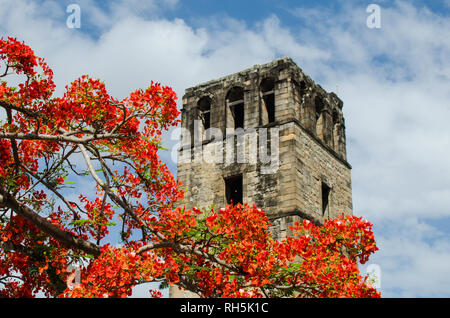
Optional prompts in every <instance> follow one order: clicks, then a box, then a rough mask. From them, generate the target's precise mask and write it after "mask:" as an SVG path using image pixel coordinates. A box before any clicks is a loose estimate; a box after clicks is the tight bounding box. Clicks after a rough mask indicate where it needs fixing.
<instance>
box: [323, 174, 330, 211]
mask: <svg viewBox="0 0 450 318" xmlns="http://www.w3.org/2000/svg"><path fill="white" fill-rule="evenodd" d="M330 191H331V188H330V187H329V186H328V185H327V184H326V183H325V182H323V181H322V215H325V213H326V212H328V203H329V199H330Z"/></svg>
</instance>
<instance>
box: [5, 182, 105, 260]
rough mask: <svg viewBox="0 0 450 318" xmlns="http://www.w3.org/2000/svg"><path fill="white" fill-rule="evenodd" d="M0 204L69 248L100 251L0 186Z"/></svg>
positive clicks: (88, 251) (94, 253)
mask: <svg viewBox="0 0 450 318" xmlns="http://www.w3.org/2000/svg"><path fill="white" fill-rule="evenodd" d="M0 205H4V206H6V207H8V208H10V209H11V210H13V211H14V212H16V213H17V214H18V215H20V216H22V217H23V218H25V219H26V220H28V221H29V222H31V223H32V224H34V225H35V226H36V227H37V228H39V229H40V230H42V231H43V232H45V233H47V234H48V235H50V236H52V237H53V238H55V239H57V240H58V241H60V242H61V243H63V244H66V245H68V246H69V247H71V248H76V249H79V250H82V251H84V252H86V253H88V254H93V255H94V256H98V255H100V252H101V251H100V248H99V247H98V246H97V245H95V244H93V243H91V242H89V241H85V240H83V239H80V238H78V237H76V236H75V235H73V234H72V233H69V232H66V231H64V230H63V229H61V228H59V227H57V226H56V225H54V224H52V223H50V222H49V221H47V220H46V219H45V218H43V217H42V216H40V215H38V214H37V213H35V212H34V211H33V210H31V209H30V208H29V207H27V206H26V205H24V204H23V203H20V202H18V201H17V200H16V199H15V198H14V197H13V196H11V195H10V194H9V193H7V192H5V191H4V190H3V189H2V188H0Z"/></svg>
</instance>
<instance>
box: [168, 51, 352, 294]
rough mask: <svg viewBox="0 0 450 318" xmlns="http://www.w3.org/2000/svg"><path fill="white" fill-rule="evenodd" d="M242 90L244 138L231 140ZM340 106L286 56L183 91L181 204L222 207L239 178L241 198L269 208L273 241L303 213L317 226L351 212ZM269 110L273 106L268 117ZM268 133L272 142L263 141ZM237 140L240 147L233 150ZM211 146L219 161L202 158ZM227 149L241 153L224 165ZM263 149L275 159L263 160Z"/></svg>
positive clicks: (335, 99) (175, 290)
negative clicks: (208, 135) (210, 131)
mask: <svg viewBox="0 0 450 318" xmlns="http://www.w3.org/2000/svg"><path fill="white" fill-rule="evenodd" d="M230 92H231V93H230ZM236 92H237V93H236ZM241 93H242V96H243V107H244V121H243V123H244V125H243V126H244V127H243V135H242V134H241V135H239V134H237V135H239V136H241V138H242V136H245V138H246V139H239V136H233V138H231V136H232V133H233V130H234V128H235V120H236V116H237V114H238V113H237V112H236V111H235V110H234V109H233V107H234V104H236V103H238V104H239V103H240V102H239V101H238V102H236V101H235V100H236V99H239V98H241V97H238V98H236V96H241V95H239V94H241ZM270 95H273V96H270ZM206 97H207V100H208V103H209V107H210V108H209V109H210V112H209V111H206V112H205V109H206V108H205V107H204V103H202V107H199V101H200V100H201V99H202V98H206ZM272 102H274V104H273V105H272V104H271V103H272ZM239 105H240V104H239ZM239 105H238V106H239ZM342 106H343V103H342V101H341V100H340V99H339V98H338V97H337V96H336V95H335V94H334V93H327V92H326V91H325V90H323V89H322V88H321V87H320V86H319V85H317V84H315V83H314V82H313V81H312V80H311V79H310V78H309V77H308V76H307V75H305V74H304V73H303V72H302V70H301V69H300V68H299V67H298V66H297V65H295V63H294V62H293V61H292V60H291V59H290V58H282V59H278V60H275V61H272V62H270V63H267V64H264V65H256V66H254V67H253V68H250V69H247V70H244V71H242V72H239V73H236V74H232V75H229V76H226V77H223V78H220V79H217V80H213V81H210V82H207V83H204V84H200V85H197V86H195V87H193V88H189V89H187V90H186V94H185V95H184V97H183V109H182V127H183V128H185V129H186V130H187V131H189V132H190V136H189V134H184V135H183V136H182V142H181V144H182V148H181V149H180V150H179V159H178V175H177V177H178V178H179V179H180V181H181V182H182V183H183V184H184V187H185V189H186V195H185V200H184V201H183V202H180V204H182V205H186V207H188V208H189V207H190V206H193V205H195V206H197V207H199V208H201V209H209V208H210V207H211V206H214V207H216V208H220V207H222V206H224V205H225V204H226V203H227V200H226V189H225V188H226V187H225V182H226V181H225V180H227V178H229V177H233V176H237V175H241V176H242V199H243V202H245V203H249V204H253V203H255V204H256V205H257V206H258V207H259V208H261V209H262V210H263V211H265V212H266V214H267V216H268V217H269V219H270V220H271V222H272V224H273V226H272V227H271V232H272V233H273V236H274V238H275V239H283V238H284V237H286V235H289V234H290V233H289V226H291V225H292V224H293V222H294V221H296V220H301V219H302V218H306V219H310V220H312V221H313V222H315V223H316V224H320V223H322V222H323V220H324V219H325V218H329V217H336V216H338V215H339V214H341V213H345V214H351V213H352V193H351V175H350V170H351V166H350V165H349V164H348V163H347V161H346V142H345V123H344V118H343V114H342ZM239 107H240V106H239ZM270 107H274V110H275V113H274V118H272V122H270V115H269V114H270V111H271V108H270ZM206 115H207V116H209V123H210V126H209V127H206V126H203V127H202V124H199V125H197V126H196V125H195V120H199V119H200V120H202V118H203V119H204V118H205V117H204V116H206ZM198 123H199V122H197V124H198ZM203 123H205V121H203ZM210 127H212V128H218V129H219V134H218V136H215V138H212V140H204V138H203V140H200V138H199V137H200V136H202V135H204V134H205V129H206V128H210ZM265 134H268V136H270V137H274V139H271V138H268V140H269V141H265V140H263V139H260V137H262V136H263V135H265ZM275 137H276V138H275ZM239 140H241V143H239ZM242 140H244V141H246V142H244V145H245V146H244V147H243V148H238V145H241V146H242ZM227 145H231V147H230V148H228V149H227ZM266 146H267V147H266ZM266 148H267V149H266ZM220 149H222V150H223V152H222V153H221V152H220V151H217V150H220ZM239 149H240V151H238V150H239ZM255 149H256V150H255ZM212 150H216V152H215V153H216V155H217V154H218V156H216V159H217V158H222V161H220V160H219V162H218V161H217V160H216V161H215V162H211V160H210V159H211V158H210V157H206V159H205V157H204V156H205V155H204V154H205V153H209V152H211V151H212ZM231 152H234V153H235V154H236V152H238V153H239V154H241V155H242V154H245V156H244V157H245V160H243V162H237V160H232V161H231V162H227V160H226V158H227V156H228V155H229V154H230V153H231ZM266 152H269V154H270V155H271V156H272V157H270V159H271V160H270V161H269V162H268V163H264V159H267V157H264V155H265V154H266ZM213 153H214V152H213ZM208 158H209V159H208ZM186 295H191V294H183V293H180V291H179V290H177V289H176V288H172V289H171V297H186ZM191 296H192V295H191Z"/></svg>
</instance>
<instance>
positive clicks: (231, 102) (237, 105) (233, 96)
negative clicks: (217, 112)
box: [226, 87, 245, 129]
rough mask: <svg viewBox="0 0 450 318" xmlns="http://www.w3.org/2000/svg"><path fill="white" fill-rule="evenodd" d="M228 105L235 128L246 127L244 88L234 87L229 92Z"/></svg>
mask: <svg viewBox="0 0 450 318" xmlns="http://www.w3.org/2000/svg"><path fill="white" fill-rule="evenodd" d="M226 100H227V106H228V108H229V109H230V111H231V115H232V119H233V121H234V124H233V125H232V126H233V127H234V129H237V128H244V118H245V114H244V90H243V89H242V88H241V87H233V88H232V89H230V91H229V92H228V94H227V99H226Z"/></svg>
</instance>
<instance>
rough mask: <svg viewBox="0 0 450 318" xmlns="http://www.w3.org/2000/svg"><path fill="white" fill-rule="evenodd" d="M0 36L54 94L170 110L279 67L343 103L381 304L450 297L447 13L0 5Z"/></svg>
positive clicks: (449, 4) (443, 4)
mask: <svg viewBox="0 0 450 318" xmlns="http://www.w3.org/2000/svg"><path fill="white" fill-rule="evenodd" d="M70 3H76V4H78V5H79V6H80V9H81V28H79V29H69V28H68V27H67V26H66V19H67V17H68V15H69V14H68V13H66V7H67V5H68V4H70ZM372 3H373V4H377V5H379V6H380V8H381V28H379V29H370V28H368V27H367V25H366V20H367V17H368V15H369V13H367V12H366V8H367V6H368V5H369V4H372ZM0 36H15V37H17V38H19V39H21V40H24V41H26V42H27V43H28V44H29V45H31V46H32V47H33V48H34V49H35V51H36V53H37V54H38V55H40V56H43V57H45V58H46V60H47V62H48V63H49V64H50V66H51V67H52V68H53V69H54V71H55V80H56V83H57V86H58V89H57V94H61V92H62V91H63V89H64V86H65V85H66V84H67V83H69V82H70V81H72V80H74V79H75V78H77V77H79V76H80V75H82V74H85V73H88V74H90V75H91V76H93V77H99V78H101V79H103V80H105V82H106V84H107V87H108V89H109V90H110V92H111V93H112V94H113V95H115V96H116V97H118V98H120V97H124V96H126V95H127V94H128V93H129V92H130V91H132V90H135V89H136V88H139V87H145V86H147V85H148V83H149V82H150V81H151V80H154V81H159V82H162V83H163V84H165V85H170V86H172V87H173V88H174V89H175V90H176V92H177V93H178V95H179V97H180V98H181V96H182V95H183V92H184V89H185V88H187V87H190V86H193V85H195V84H197V83H200V82H203V81H207V80H210V79H213V78H216V77H219V76H223V75H227V74H230V73H234V72H237V71H239V70H242V69H245V68H248V67H251V66H253V65H254V64H263V63H266V62H269V61H270V60H272V59H274V58H277V57H281V56H290V57H291V58H293V60H294V61H295V62H296V63H297V64H298V65H299V66H300V67H301V68H302V69H303V70H304V71H305V72H306V73H307V74H308V75H309V76H311V78H312V79H314V80H315V81H316V82H317V83H318V84H320V85H321V86H322V87H324V88H325V89H326V90H328V91H335V92H337V94H338V96H340V97H341V99H342V100H343V101H344V116H345V119H346V128H347V152H348V160H349V162H350V163H351V165H352V166H353V170H352V185H353V201H354V213H355V214H357V215H362V216H364V217H365V218H367V219H368V220H369V221H371V222H372V223H373V224H374V231H375V235H376V238H377V241H378V244H379V247H380V251H378V252H377V253H376V255H374V257H373V258H372V259H371V261H370V262H369V263H370V264H377V265H378V266H379V267H380V269H381V291H382V294H383V296H385V297H450V287H448V286H450V266H449V265H448V264H450V235H449V233H450V178H449V177H450V165H449V159H450V126H449V125H448V118H450V103H449V101H450V85H449V84H450V59H449V56H450V40H449V39H450V0H434V1H401V0H398V1H388V0H383V1H381V0H380V1H357V0H355V1H289V0H281V1H276V2H275V1H268V0H260V1H248V0H246V1H206V0H185V1H183V0H150V1H138V0H128V1H124V0H114V1H108V2H106V1H99V2H96V1H93V0H82V1H75V0H72V1H53V0H46V1H27V0H0ZM180 107H181V103H180ZM165 142H166V143H167V144H168V145H169V146H170V145H173V144H174V143H175V142H176V141H175V140H171V138H170V134H167V135H166V139H165ZM164 158H165V159H166V161H167V163H168V164H169V166H170V167H171V168H172V170H173V171H174V172H176V171H175V167H176V164H175V162H174V161H172V160H171V158H170V155H168V154H165V155H164ZM363 270H364V268H363ZM141 292H142V290H137V295H141Z"/></svg>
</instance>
